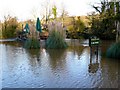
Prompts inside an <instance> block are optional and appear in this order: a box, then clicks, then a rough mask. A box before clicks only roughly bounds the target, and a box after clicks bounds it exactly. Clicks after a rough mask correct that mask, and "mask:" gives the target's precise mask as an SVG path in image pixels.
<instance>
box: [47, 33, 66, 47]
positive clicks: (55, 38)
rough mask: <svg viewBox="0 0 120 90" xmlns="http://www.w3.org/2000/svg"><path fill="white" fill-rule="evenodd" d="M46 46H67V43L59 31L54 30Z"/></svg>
mask: <svg viewBox="0 0 120 90" xmlns="http://www.w3.org/2000/svg"><path fill="white" fill-rule="evenodd" d="M46 47H47V48H51V49H56V48H57V49H58V48H67V43H66V42H65V40H64V38H63V36H62V35H61V34H60V33H59V32H58V31H52V32H51V34H50V36H49V37H48V39H47V42H46Z"/></svg>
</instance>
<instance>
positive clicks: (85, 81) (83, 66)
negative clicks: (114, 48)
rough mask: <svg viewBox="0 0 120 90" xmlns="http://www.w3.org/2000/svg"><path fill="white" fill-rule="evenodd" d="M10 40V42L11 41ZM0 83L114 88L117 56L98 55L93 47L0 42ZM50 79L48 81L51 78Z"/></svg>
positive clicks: (7, 84)
mask: <svg viewBox="0 0 120 90" xmlns="http://www.w3.org/2000/svg"><path fill="white" fill-rule="evenodd" d="M12 44H13V43H12ZM0 48H1V50H2V56H1V57H2V61H3V62H2V64H3V73H2V75H3V79H2V85H3V86H2V87H3V88H4V87H8V88H9V87H13V88H14V87H16V88H21V87H25V88H28V87H29V88H31V87H35V88H41V87H44V88H59V87H60V88H117V87H118V75H119V73H118V66H119V63H118V62H117V60H114V59H108V58H105V57H102V56H101V52H102V51H101V50H103V49H101V48H102V47H99V52H98V56H96V53H95V52H94V51H95V49H94V48H93V51H92V56H90V48H89V47H84V46H70V47H69V48H67V49H64V50H61V49H57V50H54V49H45V48H42V49H39V50H36V49H31V50H26V49H24V48H23V47H22V46H19V45H18V46H17V45H11V44H9V43H8V44H7V43H6V45H5V44H1V45H0ZM51 81H52V82H51Z"/></svg>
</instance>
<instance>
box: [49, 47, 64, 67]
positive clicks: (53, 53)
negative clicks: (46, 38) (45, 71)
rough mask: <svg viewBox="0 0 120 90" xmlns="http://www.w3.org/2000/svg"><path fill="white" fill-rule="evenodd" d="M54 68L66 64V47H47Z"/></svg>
mask: <svg viewBox="0 0 120 90" xmlns="http://www.w3.org/2000/svg"><path fill="white" fill-rule="evenodd" d="M47 53H48V55H49V59H50V60H49V61H50V65H51V67H52V69H56V68H57V67H62V68H63V67H64V66H65V58H66V49H47Z"/></svg>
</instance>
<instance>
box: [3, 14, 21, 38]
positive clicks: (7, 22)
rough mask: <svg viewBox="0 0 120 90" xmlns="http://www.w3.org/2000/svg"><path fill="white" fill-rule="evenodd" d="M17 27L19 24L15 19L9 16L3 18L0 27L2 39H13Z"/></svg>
mask: <svg viewBox="0 0 120 90" xmlns="http://www.w3.org/2000/svg"><path fill="white" fill-rule="evenodd" d="M18 25H19V23H18V21H17V18H16V17H11V16H10V15H8V16H4V23H3V26H2V37H3V38H13V37H15V36H16V30H17V27H18Z"/></svg>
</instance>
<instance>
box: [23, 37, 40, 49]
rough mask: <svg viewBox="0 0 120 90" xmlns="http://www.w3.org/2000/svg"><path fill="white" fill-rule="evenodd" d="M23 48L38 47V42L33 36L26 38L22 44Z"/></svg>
mask: <svg viewBox="0 0 120 90" xmlns="http://www.w3.org/2000/svg"><path fill="white" fill-rule="evenodd" d="M24 48H26V49H39V48H40V42H39V41H38V40H37V39H35V38H29V39H28V40H26V42H25V44H24Z"/></svg>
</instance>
